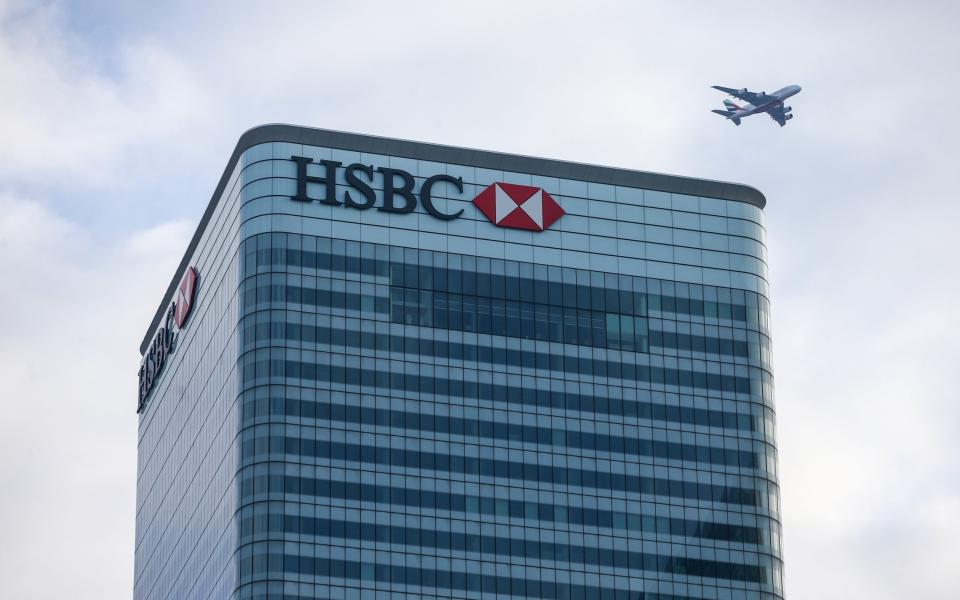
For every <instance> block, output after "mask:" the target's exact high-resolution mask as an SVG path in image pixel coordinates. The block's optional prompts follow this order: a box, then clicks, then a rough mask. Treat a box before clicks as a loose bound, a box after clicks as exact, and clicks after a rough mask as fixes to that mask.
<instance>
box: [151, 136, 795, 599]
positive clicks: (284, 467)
mask: <svg viewBox="0 0 960 600" xmlns="http://www.w3.org/2000/svg"><path fill="white" fill-rule="evenodd" d="M764 203H765V200H764V198H763V196H762V195H761V194H760V193H759V192H757V191H756V190H754V189H752V188H749V187H745V186H740V185H735V184H726V183H719V182H712V181H703V180H697V179H690V178H683V177H672V176H665V175H657V174H652V173H644V172H638V171H627V170H621V169H611V168H605V167H597V166H590V165H582V164H574V163H565V162H560V161H550V160H543V159H537V158H529V157H520V156H513V155H505V154H496V153H490V152H481V151H474V150H466V149H462V148H451V147H445V146H437V145H432V144H421V143H415V142H406V141H400V140H391V139H384V138H375V137H369V136H360V135H354V134H346V133H340V132H332V131H326V130H317V129H307V128H300V127H292V126H277V125H272V126H263V127H258V128H256V129H253V130H251V131H249V132H247V133H245V134H244V135H243V136H242V137H241V139H240V141H239V143H238V145H237V148H236V150H235V151H234V153H233V155H232V157H231V159H230V161H229V163H228V165H227V168H226V170H225V172H224V174H223V177H222V178H221V180H220V183H219V185H218V187H217V190H216V192H215V194H214V196H213V198H212V199H211V202H210V205H209V206H208V208H207V211H206V212H205V214H204V216H203V219H202V221H201V224H200V226H199V228H198V230H197V232H196V234H195V236H194V238H193V240H192V242H191V244H190V246H189V248H188V250H187V252H186V255H185V256H184V259H183V261H182V263H181V265H180V268H179V270H178V272H177V274H176V276H175V277H174V278H173V281H172V282H171V284H170V288H169V289H168V291H167V294H166V296H165V297H164V299H163V302H162V303H161V305H160V308H159V309H158V310H157V313H156V317H155V318H154V320H153V323H152V324H151V325H150V328H149V330H148V332H147V335H146V337H145V338H144V340H143V343H142V345H141V353H142V354H143V355H144V359H143V365H142V367H141V372H140V394H139V396H140V401H139V403H138V412H139V419H140V425H139V446H138V457H139V462H138V493H137V533H136V567H135V587H134V597H135V598H136V599H137V600H148V599H160V598H237V599H248V598H263V599H265V598H271V599H272V598H276V599H280V598H283V599H291V600H292V599H300V598H494V597H496V598H506V597H516V598H557V599H564V598H590V599H591V600H593V599H597V600H602V599H607V598H609V599H612V600H614V599H615V600H620V599H631V600H632V599H638V600H639V599H642V600H687V599H694V598H697V599H699V598H709V599H718V600H719V599H731V600H732V599H774V598H782V597H783V584H782V581H783V569H782V560H781V557H782V552H781V533H780V514H779V491H778V484H777V478H778V476H777V454H776V448H775V434H774V400H773V384H772V375H771V358H770V334H769V319H768V315H769V303H768V299H767V298H768V290H767V273H766V249H765V239H764V235H765V234H764V227H763V211H762V209H763V206H764Z"/></svg>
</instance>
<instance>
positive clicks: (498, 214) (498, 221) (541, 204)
mask: <svg viewBox="0 0 960 600" xmlns="http://www.w3.org/2000/svg"><path fill="white" fill-rule="evenodd" d="M473 203H474V204H476V205H477V208H479V209H480V212H482V213H483V214H484V215H485V216H486V217H487V218H488V219H490V222H491V223H493V224H494V225H496V226H497V227H510V228H512V229H527V230H529V231H543V230H544V229H546V228H548V227H550V226H551V225H553V224H554V223H555V222H556V221H557V219H559V218H560V217H562V216H563V215H564V214H566V213H565V212H564V211H563V209H562V208H560V205H559V204H557V201H556V200H554V199H553V197H552V196H551V195H550V194H548V193H547V192H545V191H544V190H543V189H542V188H538V187H532V186H529V185H517V184H515V183H494V184H491V185H490V186H489V187H487V189H485V190H483V191H482V192H480V194H479V195H477V197H476V198H474V199H473Z"/></svg>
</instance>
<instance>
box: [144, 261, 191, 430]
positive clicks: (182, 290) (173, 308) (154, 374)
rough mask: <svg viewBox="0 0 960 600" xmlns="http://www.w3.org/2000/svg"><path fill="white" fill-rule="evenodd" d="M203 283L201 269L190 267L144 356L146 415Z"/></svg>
mask: <svg viewBox="0 0 960 600" xmlns="http://www.w3.org/2000/svg"><path fill="white" fill-rule="evenodd" d="M199 280H200V274H199V273H198V272H197V269H196V268H194V267H189V268H187V272H186V273H184V274H183V278H182V279H181V280H180V285H179V286H178V287H177V293H176V298H175V299H174V301H173V302H172V303H171V304H170V308H169V309H167V314H166V317H165V318H164V322H163V326H162V327H160V329H158V330H157V334H156V335H155V336H154V337H153V341H152V342H150V346H149V347H148V348H147V351H146V352H145V353H144V355H143V361H141V362H140V371H139V379H140V383H139V386H138V389H139V393H138V399H137V412H138V413H139V412H142V411H143V409H144V408H145V407H146V406H147V398H149V397H150V391H151V390H153V386H154V384H156V382H157V378H158V377H159V376H160V373H161V372H162V371H163V365H164V364H165V363H166V361H167V357H169V356H170V354H172V353H173V351H174V350H175V349H176V342H177V334H178V333H179V332H180V330H181V329H183V328H184V327H185V326H186V325H187V320H188V319H189V318H190V312H191V311H192V309H193V303H194V300H195V298H196V295H197V283H198V282H199ZM174 327H176V329H174Z"/></svg>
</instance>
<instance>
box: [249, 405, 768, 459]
mask: <svg viewBox="0 0 960 600" xmlns="http://www.w3.org/2000/svg"><path fill="white" fill-rule="evenodd" d="M271 404H273V403H271ZM276 404H277V405H279V406H285V404H286V403H276ZM305 404H315V406H313V407H311V409H310V411H311V412H312V413H313V414H315V415H316V418H318V419H321V420H323V421H332V422H340V423H352V424H357V425H378V426H382V427H396V428H400V429H407V430H409V431H429V432H433V433H444V434H453V435H461V436H471V437H480V438H485V439H488V440H503V441H512V442H525V443H529V444H543V445H551V446H554V447H557V448H558V449H562V448H564V447H568V448H579V449H581V450H589V451H593V452H614V453H620V454H625V455H632V456H645V457H650V458H653V459H654V460H658V459H659V460H664V459H666V460H682V461H690V462H698V463H705V464H716V465H724V466H731V467H738V468H741V469H756V468H762V467H763V465H764V461H762V460H759V459H758V458H757V454H756V453H755V452H752V451H747V450H734V449H729V448H717V447H713V446H704V445H696V444H680V443H676V442H667V441H660V440H650V439H642V438H638V437H632V436H631V437H627V436H617V435H606V434H602V433H591V432H586V431H569V430H564V429H559V428H553V427H537V426H534V425H521V424H519V423H504V422H496V421H485V420H480V419H466V418H460V417H449V416H443V415H429V414H421V413H416V412H409V411H401V410H389V409H384V408H372V407H360V406H356V405H352V406H347V405H343V404H329V403H326V402H314V403H311V402H305V401H300V406H299V407H298V408H299V409H300V413H299V414H303V410H302V409H303V406H304V405H305ZM244 408H245V409H246V408H247V406H245V407H244ZM250 408H252V406H251V407H250ZM284 416H285V415H284ZM244 418H245V419H247V418H249V417H248V416H247V415H244ZM304 431H307V430H306V429H304ZM264 451H267V450H266V449H263V450H260V449H258V450H256V451H255V452H257V453H259V452H264ZM304 453H306V452H305V451H304ZM306 454H308V453H306Z"/></svg>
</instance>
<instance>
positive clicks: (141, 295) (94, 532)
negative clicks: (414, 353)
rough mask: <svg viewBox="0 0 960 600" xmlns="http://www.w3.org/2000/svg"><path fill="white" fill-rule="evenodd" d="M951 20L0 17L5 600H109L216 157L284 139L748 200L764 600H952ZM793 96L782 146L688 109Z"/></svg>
mask: <svg viewBox="0 0 960 600" xmlns="http://www.w3.org/2000/svg"><path fill="white" fill-rule="evenodd" d="M888 5H889V6H888ZM958 21H960V5H957V4H956V3H953V2H912V3H909V4H908V3H877V2H842V3H841V2H823V3H810V2H788V1H783V2H774V3H770V2H756V3H743V2H737V3H729V2H718V1H712V2H693V1H684V2H658V3H654V2H597V1H591V2H583V3H569V4H568V3H564V2H543V3H540V2H518V1H516V0H514V1H511V2H504V3H499V2H494V1H490V0H485V1H484V2H475V3H473V2H470V3H467V2H456V3H454V2H448V3H439V2H438V3H427V2H409V3H400V2H383V3H380V2H364V3H346V2H344V3H325V2H319V1H316V2H303V3H297V2H282V3H279V2H270V3H262V4H255V3H246V2H237V1H233V2H223V3H214V2H204V3H195V2H182V3H180V2H172V3H161V2H149V3H143V4H140V3H137V2H116V3H115V4H114V3H109V2H100V1H90V0H88V1H84V2H79V1H78V2H75V3H73V2H17V1H12V2H11V0H0V281H3V286H2V293H0V490H2V493H0V596H2V597H4V598H28V597H29V598H41V599H42V598H81V599H84V598H91V599H93V598H96V599H104V598H107V599H113V598H128V597H129V596H130V593H131V589H132V574H133V539H134V503H135V498H134V496H135V490H134V484H135V476H136V428H137V419H136V415H135V414H134V407H135V402H136V398H135V394H136V369H137V365H138V363H139V359H140V357H139V354H138V352H137V348H138V345H139V343H140V340H141V337H142V335H143V333H144V331H145V329H146V326H147V324H148V322H149V319H150V318H151V317H152V315H153V311H154V310H155V309H156V306H157V304H158V302H159V301H160V298H161V295H162V293H163V291H164V290H165V288H166V286H167V284H168V282H169V280H170V278H171V276H172V274H173V271H174V269H175V266H176V264H177V263H178V262H179V260H180V258H181V256H182V253H183V250H184V248H185V246H186V243H187V240H188V237H189V236H190V235H191V234H192V232H193V229H194V228H195V226H196V223H197V221H198V220H199V217H200V215H201V213H202V211H203V209H204V207H205V206H206V204H207V202H208V201H209V199H210V194H211V193H212V191H213V189H214V187H215V185H216V182H217V180H218V178H219V176H220V174H221V172H222V170H223V166H224V164H225V163H226V160H227V158H228V156H229V154H230V152H231V150H232V149H233V146H234V144H235V143H236V140H237V138H238V136H239V135H240V134H241V133H242V132H243V131H244V130H246V129H248V128H250V127H252V126H254V125H257V124H262V123H268V122H286V123H296V124H303V125H311V126H318V127H325V128H331V129H341V130H347V131H356V132H362V133H371V134H377V135H385V136H393V137H401V138H409V139H416V140H424V141H431V142H440V143H447V144H453V145H461V146H469V147H477V148H485V149H492V150H501V151H508V152H515V153H521V154H532V155H538V156H546V157H552V158H561V159H569V160H576V161H581V162H591V163H601V164H610V165H617V166H623V167H629V168H636V169H642V170H650V171H659V172H667V173H678V174H684V175H694V176H699V177H706V178H716V179H726V180H731V181H738V182H744V183H748V184H751V185H754V186H756V187H758V188H759V189H760V190H762V191H763V192H764V193H765V194H766V196H767V199H768V204H767V210H766V213H767V226H768V232H769V246H770V253H769V254H770V271H771V276H772V281H771V285H772V290H773V292H772V294H773V298H772V302H773V310H774V314H773V316H774V344H775V347H774V349H775V353H776V358H777V363H776V372H775V374H776V379H777V383H776V385H777V393H778V399H777V402H778V408H779V440H780V451H781V467H782V489H783V500H782V502H783V513H784V532H785V546H786V550H785V554H786V556H785V558H786V577H787V593H788V595H789V596H790V597H791V598H794V599H798V598H816V599H834V598H836V599H840V598H843V599H851V598H852V599H859V598H864V599H866V598H870V599H871V600H882V599H888V598H889V599H901V598H925V599H931V600H936V599H946V598H956V597H957V593H958V592H957V589H958V588H957V585H958V573H960V546H958V540H960V441H958V439H957V429H958V425H960V392H958V390H960V385H958V383H957V374H958V371H960V368H958V365H960V342H958V340H960V317H958V298H960V283H958V274H960V267H958V264H957V263H958V255H960V252H958V241H957V240H958V237H960V231H958V228H960V198H958V193H957V190H958V189H960V175H958V172H960V166H958V164H960V152H958V151H957V147H956V140H957V139H960V126H958V125H957V117H956V115H955V114H954V113H955V112H956V110H957V109H956V107H955V104H956V99H957V98H958V96H960V36H957V35H956V23H957V22H958ZM790 83H798V84H800V85H802V86H803V92H802V93H801V94H800V95H799V96H797V97H796V98H795V99H794V100H793V102H792V105H793V107H794V113H795V114H796V118H795V119H794V120H793V121H791V122H790V124H789V126H787V127H785V128H783V129H780V128H779V127H777V126H776V124H774V123H773V122H772V121H770V120H769V119H766V118H764V117H754V118H751V119H748V120H746V121H744V124H743V125H742V126H741V127H739V128H736V127H733V126H732V125H730V124H729V123H725V122H723V121H722V120H721V119H720V118H719V117H717V116H715V115H712V114H710V112H709V109H711V108H716V107H717V106H718V105H719V103H720V100H721V98H722V95H721V94H719V93H718V92H715V91H713V90H711V89H710V88H709V86H710V85H711V84H721V85H729V86H734V87H742V86H748V87H750V88H751V89H766V90H768V91H769V90H772V89H776V88H778V87H780V86H783V85H786V84H790Z"/></svg>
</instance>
